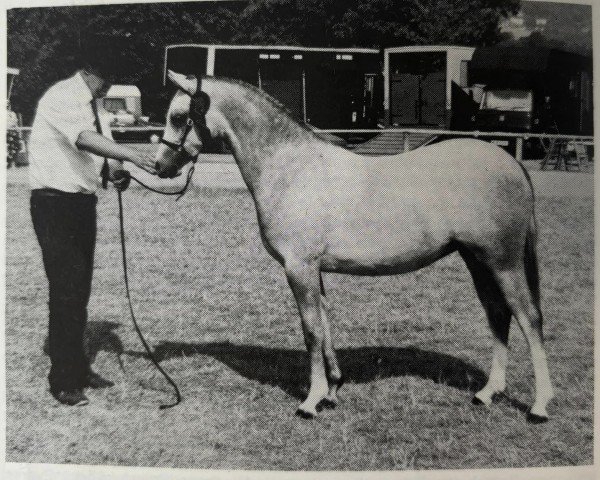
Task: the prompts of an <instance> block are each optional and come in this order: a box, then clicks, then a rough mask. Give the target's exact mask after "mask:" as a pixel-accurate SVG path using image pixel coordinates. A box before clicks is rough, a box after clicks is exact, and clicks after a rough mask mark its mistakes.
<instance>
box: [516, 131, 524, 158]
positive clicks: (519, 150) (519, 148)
mask: <svg viewBox="0 0 600 480" xmlns="http://www.w3.org/2000/svg"><path fill="white" fill-rule="evenodd" d="M516 158H517V160H518V161H519V162H522V161H523V137H518V138H517V151H516Z"/></svg>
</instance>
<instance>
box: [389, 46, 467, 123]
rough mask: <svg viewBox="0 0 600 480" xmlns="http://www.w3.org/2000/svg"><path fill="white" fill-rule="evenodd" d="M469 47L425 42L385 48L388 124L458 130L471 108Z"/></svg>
mask: <svg viewBox="0 0 600 480" xmlns="http://www.w3.org/2000/svg"><path fill="white" fill-rule="evenodd" d="M473 51H474V49H473V48H470V47H462V46H456V45H427V46H408V47H392V48H386V49H385V50H384V52H383V56H384V67H383V74H384V113H385V117H386V124H387V125H389V126H392V127H412V128H422V127H434V128H442V129H445V128H451V129H461V128H463V127H464V122H463V123H461V120H462V119H464V118H467V119H468V118H469V114H468V113H466V112H467V111H468V112H470V111H471V110H472V103H473V101H472V100H471V98H470V96H469V94H468V93H466V91H465V90H466V88H467V86H468V77H467V72H468V63H469V60H470V59H471V56H472V55H473Z"/></svg>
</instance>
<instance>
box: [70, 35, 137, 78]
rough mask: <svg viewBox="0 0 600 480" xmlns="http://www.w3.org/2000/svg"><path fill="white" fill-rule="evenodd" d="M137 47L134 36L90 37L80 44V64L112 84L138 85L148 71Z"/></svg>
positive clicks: (84, 38)
mask: <svg viewBox="0 0 600 480" xmlns="http://www.w3.org/2000/svg"><path fill="white" fill-rule="evenodd" d="M138 47H139V46H138V45H137V44H136V42H135V41H134V40H133V37H132V36H131V35H127V34H123V35H118V34H117V35H105V34H87V35H85V36H82V37H81V39H80V41H79V55H78V57H79V59H78V60H79V61H78V63H79V66H80V67H82V68H86V69H89V70H91V71H92V72H94V73H97V74H98V75H99V76H100V77H102V78H103V79H105V80H108V81H110V82H111V83H117V82H135V81H136V80H139V78H140V76H141V75H143V74H144V70H145V69H147V65H146V64H145V62H144V59H143V58H141V57H140V55H139V48H138ZM136 50H138V51H137V52H136Z"/></svg>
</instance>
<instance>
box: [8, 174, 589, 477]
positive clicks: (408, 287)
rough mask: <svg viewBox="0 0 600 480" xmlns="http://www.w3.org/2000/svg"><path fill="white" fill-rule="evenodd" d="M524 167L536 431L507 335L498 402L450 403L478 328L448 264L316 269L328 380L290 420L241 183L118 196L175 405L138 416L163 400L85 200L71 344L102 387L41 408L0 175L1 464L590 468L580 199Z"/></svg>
mask: <svg viewBox="0 0 600 480" xmlns="http://www.w3.org/2000/svg"><path fill="white" fill-rule="evenodd" d="M534 173H536V174H537V175H536V176H535V177H534V180H535V183H536V186H537V187H538V191H537V195H538V203H537V211H538V220H539V224H540V245H539V247H540V249H539V256H540V263H541V273H542V295H543V310H544V314H545V318H546V325H545V332H546V339H547V350H548V354H549V362H550V369H551V374H552V378H553V381H554V384H555V391H556V399H555V400H554V401H553V402H552V403H551V404H550V406H549V412H550V415H551V419H550V422H549V423H547V424H544V425H537V426H535V425H530V424H527V423H526V422H525V414H524V410H525V409H526V408H527V406H528V405H530V404H531V402H532V393H533V392H532V390H533V374H532V368H531V362H530V359H529V354H528V351H527V348H526V345H525V342H524V339H523V336H522V335H521V332H520V331H519V330H518V328H516V325H514V328H513V329H512V331H511V356H510V362H509V370H508V388H509V392H508V393H509V395H508V397H507V398H504V399H501V400H500V401H499V402H498V403H496V404H494V405H493V406H492V408H490V409H486V408H482V407H475V406H473V405H471V403H470V400H471V397H472V395H473V393H474V391H475V390H476V389H477V388H479V387H480V386H481V385H482V384H483V383H484V382H485V379H486V375H487V371H488V367H489V363H490V360H491V336H490V333H489V331H488V328H487V325H486V321H485V318H484V314H483V309H482V308H481V305H480V304H479V302H478V300H477V298H476V296H475V292H474V288H473V286H472V283H471V280H470V277H469V276H468V272H467V270H466V268H465V267H464V265H463V264H462V262H461V260H460V258H458V257H457V256H456V255H452V256H450V257H447V258H446V259H443V260H442V261H440V262H438V263H437V264H435V265H434V266H431V267H428V268H426V269H423V270H421V271H419V272H416V273H413V274H408V275H404V276H397V277H384V278H377V279H374V278H357V277H349V276H338V275H326V276H325V285H326V287H327V290H328V297H329V299H330V304H331V312H330V319H331V322H332V328H333V332H334V339H335V343H336V347H337V349H338V352H339V357H340V361H341V366H342V369H343V371H344V373H345V376H346V378H347V381H348V383H347V384H346V385H344V387H343V388H342V390H341V392H340V396H341V399H342V403H341V405H340V406H339V407H338V408H337V409H336V410H333V411H324V412H323V413H322V414H321V415H320V417H319V418H317V419H315V420H312V421H306V420H302V419H300V418H298V417H296V416H295V415H294V410H295V408H296V406H297V404H298V402H299V399H300V398H301V397H302V396H303V395H304V392H305V390H306V381H307V370H308V363H307V356H306V355H305V349H304V343H303V338H302V332H301V328H300V321H299V317H298V314H297V311H296V307H295V304H294V302H293V298H292V295H291V292H290V291H289V289H288V287H287V283H286V280H285V277H284V274H283V271H282V269H281V267H279V265H278V264H276V262H275V261H274V260H272V259H271V258H270V257H269V256H268V255H267V253H266V252H265V251H264V249H263V247H262V245H261V243H260V240H259V236H258V226H257V223H256V218H255V214H254V207H253V204H252V201H251V198H250V196H249V194H248V193H247V192H246V191H245V190H241V189H214V188H194V189H192V190H191V191H190V192H189V193H188V194H187V195H186V196H185V197H183V199H182V200H180V201H179V202H178V203H175V202H174V201H173V199H170V198H164V197H159V196H156V195H153V194H150V193H146V192H143V191H141V190H140V189H133V188H132V189H130V191H128V192H127V193H126V194H125V202H126V204H125V209H126V217H127V218H126V224H127V225H126V228H127V231H128V251H129V255H130V261H131V270H130V274H131V281H132V288H133V292H132V295H133V297H134V301H135V304H136V311H137V315H138V318H139V319H140V322H141V324H142V328H143V330H144V331H145V333H146V335H147V338H148V340H149V342H150V344H151V345H153V346H154V347H155V351H156V353H157V356H158V357H159V358H160V359H161V360H162V364H163V366H164V367H165V369H166V370H167V371H169V372H170V373H171V374H172V376H173V377H174V378H175V379H176V381H177V382H178V384H179V386H180V388H181V390H182V393H183V395H184V401H183V403H182V404H181V405H180V406H178V407H176V408H174V409H171V410H167V411H159V410H158V405H159V404H160V403H161V402H166V401H169V400H170V399H171V391H170V389H169V386H168V385H167V384H166V383H165V382H164V380H163V379H162V377H160V375H158V374H157V372H156V371H155V370H154V368H153V367H152V366H151V364H150V363H149V361H148V359H147V358H145V356H144V353H143V349H142V347H141V345H140V344H139V342H138V339H137V337H136V336H135V332H134V331H133V328H132V326H131V324H130V320H129V317H128V311H127V306H126V302H125V298H124V288H123V280H122V272H121V264H120V250H119V248H120V247H119V237H118V218H117V204H116V195H115V194H114V193H112V192H110V193H108V194H107V193H105V194H101V195H100V201H99V206H98V208H99V222H100V223H99V232H98V245H97V249H96V269H95V277H94V288H93V295H92V299H91V302H90V309H89V310H90V323H89V332H88V347H89V350H90V354H91V355H92V358H94V368H95V369H96V370H97V371H99V372H101V373H102V374H104V375H106V376H107V377H109V378H111V379H113V380H114V381H115V382H116V386H115V387H114V388H112V389H108V390H103V391H90V392H89V397H90V399H91V403H90V405H89V406H87V407H84V408H78V409H73V408H67V407H63V406H59V405H58V404H57V403H56V402H55V401H54V400H53V399H52V397H51V396H50V394H49V392H48V391H47V381H46V374H47V370H48V367H49V361H48V358H47V357H46V356H45V355H44V353H43V344H44V340H45V336H46V330H47V327H46V322H47V320H46V318H47V309H46V301H47V286H46V280H45V277H44V275H43V270H42V264H41V257H40V252H39V247H38V245H37V244H36V240H35V237H34V234H33V229H32V227H31V223H30V218H29V206H28V203H29V199H28V189H27V187H26V186H23V185H21V184H19V182H11V181H10V179H9V184H8V190H7V204H8V205H7V242H6V245H7V249H6V250H7V279H6V285H7V287H6V370H7V442H6V445H7V452H6V460H7V461H9V462H43V463H78V464H107V465H136V466H162V467H187V468H219V469H225V468H227V469H303V470H323V469H347V470H355V469H356V470H380V469H381V470H388V469H434V468H490V467H525V466H552V465H587V464H591V462H592V446H593V331H594V330H593V274H594V272H593V253H594V251H593V242H594V237H593V227H594V224H593V198H592V194H591V191H589V190H586V191H585V192H583V194H582V192H580V191H578V190H577V188H575V189H573V193H574V194H573V195H569V194H565V188H564V187H563V185H562V184H561V182H560V181H559V180H560V178H561V177H558V176H556V175H557V174H555V173H554V172H547V173H538V172H534ZM571 175H575V176H580V178H583V177H584V176H586V175H585V174H571ZM562 178H565V177H562ZM557 179H558V180H557ZM571 185H572V182H571ZM586 185H587V186H586V187H585V188H586V189H589V188H590V185H591V183H590V182H587V183H586ZM582 188H583V187H582ZM121 365H122V366H121Z"/></svg>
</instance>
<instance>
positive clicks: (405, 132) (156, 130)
mask: <svg viewBox="0 0 600 480" xmlns="http://www.w3.org/2000/svg"><path fill="white" fill-rule="evenodd" d="M163 129H164V127H114V128H112V132H113V134H115V133H117V134H120V135H126V134H127V133H129V132H142V133H143V132H147V133H148V134H149V135H150V134H156V135H160V134H162V131H163ZM13 130H16V131H19V132H21V138H22V139H23V144H24V148H25V149H26V148H27V141H28V139H29V135H30V133H31V127H17V128H14V129H13ZM314 131H315V132H321V133H330V134H334V135H335V134H343V135H359V134H368V135H373V134H380V133H384V132H394V133H400V134H402V149H403V151H408V150H410V145H409V139H410V135H411V134H419V135H423V134H427V135H437V136H443V137H473V138H480V139H484V140H492V139H504V138H505V139H515V140H516V147H515V157H516V158H517V160H519V161H522V160H523V144H524V142H525V141H526V140H529V139H541V140H542V139H543V140H550V141H551V140H555V141H562V142H578V143H583V144H585V145H593V144H594V137H593V136H591V135H562V134H551V133H526V132H524V133H508V132H487V131H478V130H475V131H472V130H441V129H440V130H437V129H428V128H386V129H355V130H349V129H314Z"/></svg>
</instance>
